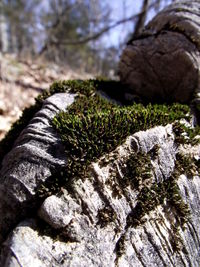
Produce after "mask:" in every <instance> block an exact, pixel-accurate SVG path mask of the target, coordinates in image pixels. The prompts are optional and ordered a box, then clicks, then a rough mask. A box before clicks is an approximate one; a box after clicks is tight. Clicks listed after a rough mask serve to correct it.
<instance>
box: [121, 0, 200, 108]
mask: <svg viewBox="0 0 200 267" xmlns="http://www.w3.org/2000/svg"><path fill="white" fill-rule="evenodd" d="M199 67H200V1H191V0H189V1H177V2H175V3H173V4H172V5H170V6H168V7H167V8H165V9H164V10H163V11H161V12H160V13H159V14H158V15H157V16H156V17H155V18H154V19H153V20H152V21H151V22H150V23H149V24H148V25H147V26H146V27H145V29H144V31H143V32H142V34H140V35H139V36H138V37H137V38H136V39H133V40H131V41H129V42H128V44H127V47H126V48H125V50H124V51H123V53H122V56H121V62H120V64H119V74H120V78H121V81H122V82H123V83H124V84H126V85H127V86H128V88H129V90H130V94H131V95H138V96H140V97H142V98H144V99H146V100H148V101H149V100H150V101H152V100H162V101H178V102H181V103H186V102H189V101H190V100H191V99H192V98H193V97H194V95H195V93H198V92H199V91H200V75H199Z"/></svg>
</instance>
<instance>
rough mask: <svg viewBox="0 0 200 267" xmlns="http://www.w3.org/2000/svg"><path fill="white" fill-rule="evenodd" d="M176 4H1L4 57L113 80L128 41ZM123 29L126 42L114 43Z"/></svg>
mask: <svg viewBox="0 0 200 267" xmlns="http://www.w3.org/2000/svg"><path fill="white" fill-rule="evenodd" d="M172 1H173V0H141V1H131V0H110V1H109V0H28V1H27V0H0V52H2V53H14V54H16V55H17V56H19V57H22V58H26V57H34V58H37V57H40V58H43V59H45V60H48V61H54V62H56V63H57V64H67V65H69V66H70V67H72V68H76V69H81V70H84V71H86V72H91V73H95V74H101V75H107V76H112V75H113V73H114V71H115V69H116V66H117V61H118V59H119V55H120V52H121V50H122V48H123V46H124V45H125V43H126V41H128V39H129V38H134V37H136V36H137V35H138V34H139V33H140V32H141V30H142V28H143V27H144V25H145V22H146V21H147V19H148V17H151V16H150V15H151V14H155V13H156V12H158V11H159V10H160V9H161V8H162V7H163V6H164V5H166V4H169V3H171V2H172ZM136 2H138V3H139V9H138V10H136V8H134V5H136ZM116 5H118V6H120V9H119V10H120V11H118V13H117V15H116V17H115V18H114V17H113V10H114V6H115V7H116ZM130 7H131V8H130ZM130 11H131V13H130ZM122 25H124V27H123V28H122V31H123V34H122V37H123V38H119V39H116V38H115V42H111V41H110V40H111V39H113V36H114V32H116V31H119V27H121V26H122Z"/></svg>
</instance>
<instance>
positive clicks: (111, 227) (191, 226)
mask: <svg viewBox="0 0 200 267" xmlns="http://www.w3.org/2000/svg"><path fill="white" fill-rule="evenodd" d="M64 96H65V103H67V104H69V103H71V102H72V101H73V96H70V95H63V94H60V95H56V96H55V97H52V98H50V99H49V100H47V101H46V105H44V107H43V109H42V110H41V111H40V112H39V113H37V114H36V117H35V118H33V120H32V121H31V122H30V125H29V126H28V127H27V128H26V129H25V130H24V131H23V132H22V134H21V136H20V137H19V139H18V140H17V142H16V144H15V146H14V148H13V150H12V151H11V152H10V153H9V154H8V155H7V156H6V158H5V160H4V162H3V168H2V170H1V195H0V196H1V202H0V205H1V206H0V207H1V209H0V226H1V230H0V231H1V238H2V237H4V239H5V238H6V235H7V238H6V240H5V241H4V242H3V243H2V244H1V254H0V255H1V256H0V265H1V266H5V267H7V266H10V267H19V266H20V267H21V266H23V267H30V266H34V267H35V266H44V267H45V266H66V267H67V266H74V267H75V266H76V267H77V266H80V267H86V266H95V267H96V266H99V267H100V266H101V267H103V266H105V267H106V266H120V267H124V266H134V267H135V266H138V267H139V266H143V267H144V266H148V267H154V266H161V267H162V266H169V267H170V266H176V267H182V266H194V267H196V266H199V265H200V250H199V248H200V242H199V240H200V236H199V233H200V210H199V205H200V183H199V176H198V175H197V174H196V175H194V177H193V179H188V178H187V177H186V176H185V175H181V176H180V177H179V178H178V185H179V188H180V192H181V195H182V198H183V199H184V201H185V202H186V203H187V204H188V206H189V208H190V211H191V216H190V218H189V220H188V222H187V223H186V225H185V228H182V227H180V226H178V225H179V216H178V214H177V212H176V210H175V209H174V208H173V207H172V206H170V204H169V202H164V203H163V204H162V205H159V206H157V207H155V208H154V210H152V211H151V212H150V213H147V214H146V215H145V217H144V218H143V222H142V223H141V224H140V225H138V226H133V225H132V224H131V223H130V221H129V219H130V218H131V217H132V216H133V218H134V209H135V207H136V205H137V203H138V199H137V197H138V190H139V188H137V187H131V186H130V185H129V182H130V184H131V181H127V177H126V164H127V163H126V162H127V159H128V158H130V157H131V156H135V157H136V158H137V157H138V158H139V157H140V153H141V152H142V153H143V154H144V155H147V153H148V155H151V168H152V169H151V178H149V179H147V180H146V183H147V185H148V184H149V185H151V184H152V183H155V182H156V183H158V184H159V183H162V182H163V181H165V180H167V179H169V177H170V176H171V174H172V172H173V170H174V168H175V160H176V155H177V153H178V151H179V150H180V149H182V150H183V153H190V154H191V157H195V158H196V159H197V158H198V159H199V158H200V146H196V147H191V146H188V147H186V148H183V147H182V148H181V147H179V146H178V145H177V144H176V142H175V137H174V133H173V129H172V126H171V125H167V126H166V127H163V126H159V127H155V128H153V129H149V130H147V131H142V132H138V133H135V134H134V135H132V136H130V137H128V138H127V140H126V141H125V143H124V144H122V145H121V146H119V147H118V148H117V149H116V150H115V151H113V152H112V153H110V154H108V155H105V156H103V157H102V158H101V159H100V160H99V161H98V162H96V163H93V164H91V166H90V169H89V172H88V174H87V175H86V177H85V178H84V179H83V177H78V178H77V179H75V180H73V181H71V183H70V188H65V189H64V188H63V189H62V190H61V191H60V193H59V194H57V195H52V196H50V197H47V198H46V199H45V200H44V202H43V203H42V204H41V206H39V207H38V206H34V203H35V202H36V200H35V192H36V191H37V186H38V184H40V182H41V180H44V179H46V178H48V177H49V176H50V175H51V174H50V172H51V169H52V168H54V167H56V168H60V167H61V166H63V164H64V165H65V164H66V159H65V157H64V154H63V153H62V146H60V145H59V142H60V141H59V139H58V137H57V136H56V133H55V132H53V130H52V128H51V126H50V124H49V122H50V121H51V118H52V116H53V114H54V113H55V112H57V111H58V110H60V109H62V108H63V107H60V108H59V105H60V104H62V103H63V102H62V101H61V100H63V97H64ZM67 97H69V99H67ZM55 98H56V102H57V104H58V105H56V107H55V103H54V100H55ZM59 99H60V101H59ZM52 101H53V103H52ZM47 110H48V112H47ZM36 125H37V127H36ZM33 129H35V130H33ZM155 146H157V147H158V151H157V152H155V154H154V152H150V151H152V149H154V148H155ZM58 152H59V153H58ZM149 153H150V154H149ZM152 153H153V154H152ZM147 161H148V160H147ZM143 168H144V169H143ZM143 171H144V172H145V171H146V170H145V163H144V166H143V165H142V166H141V172H143ZM129 179H130V177H129ZM132 179H135V178H134V177H132ZM127 182H128V184H126V183H127ZM33 207H34V210H35V212H34V213H32V212H31V211H32V209H33ZM27 215H28V217H29V219H28V218H27V217H26V216H27ZM37 216H39V217H40V220H42V221H43V222H44V223H45V224H46V226H45V228H44V229H43V230H41V225H40V224H41V222H40V224H38V218H37ZM17 223H19V224H18V225H17ZM15 224H16V227H15V228H14V230H12V227H14V226H15ZM176 227H178V229H177V230H178V232H177V231H176ZM49 228H51V231H50V233H49ZM45 229H46V230H45ZM55 231H58V236H57V235H56V234H55ZM8 233H9V235H8ZM177 243H178V249H177ZM175 247H176V249H177V251H176V249H175Z"/></svg>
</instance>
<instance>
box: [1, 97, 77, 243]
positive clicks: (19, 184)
mask: <svg viewBox="0 0 200 267" xmlns="http://www.w3.org/2000/svg"><path fill="white" fill-rule="evenodd" d="M73 101H74V95H72V94H68V93H60V94H55V95H53V96H51V97H49V98H48V99H46V100H45V101H44V104H43V107H42V109H41V110H40V111H39V112H38V113H37V114H36V115H35V117H34V118H33V119H32V120H31V122H30V124H29V125H28V126H27V127H26V128H25V129H24V130H23V131H22V133H21V135H20V136H19V138H18V139H17V140H16V142H15V145H14V147H13V149H12V151H11V152H9V153H8V154H7V155H6V156H5V158H4V160H3V162H2V168H1V170H0V214H1V216H0V242H2V240H3V239H4V238H5V237H6V236H7V234H8V232H9V231H10V229H11V228H12V227H13V226H14V225H15V224H16V223H17V222H19V220H20V219H22V218H23V217H24V216H26V215H27V212H28V210H29V212H30V207H31V209H32V210H33V208H34V203H35V201H37V200H36V199H35V198H36V196H35V194H36V191H37V187H38V185H40V183H41V182H42V181H45V180H46V179H47V178H49V177H50V176H51V174H52V171H53V170H54V169H57V170H60V169H61V168H62V167H63V166H64V165H65V164H66V159H65V154H64V148H63V147H62V142H61V140H60V138H59V136H58V134H57V132H56V131H55V130H54V129H53V127H52V125H51V120H52V119H53V118H54V116H55V115H56V114H57V113H58V112H60V111H62V110H65V109H66V108H67V106H69V105H71V104H72V103H73ZM16 211H17V212H16Z"/></svg>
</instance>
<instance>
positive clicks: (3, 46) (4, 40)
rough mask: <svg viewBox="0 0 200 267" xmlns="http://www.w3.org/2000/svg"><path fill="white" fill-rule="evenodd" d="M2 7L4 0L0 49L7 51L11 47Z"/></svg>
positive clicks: (1, 13) (0, 18)
mask: <svg viewBox="0 0 200 267" xmlns="http://www.w3.org/2000/svg"><path fill="white" fill-rule="evenodd" d="M2 9H3V7H2V2H0V51H1V52H3V53H6V52H8V49H9V42H8V32H7V23H6V17H5V15H4V14H3V12H2Z"/></svg>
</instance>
